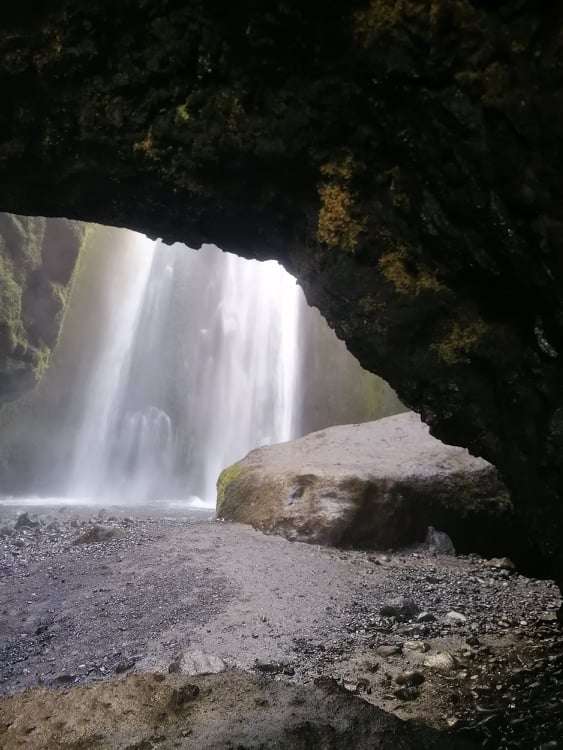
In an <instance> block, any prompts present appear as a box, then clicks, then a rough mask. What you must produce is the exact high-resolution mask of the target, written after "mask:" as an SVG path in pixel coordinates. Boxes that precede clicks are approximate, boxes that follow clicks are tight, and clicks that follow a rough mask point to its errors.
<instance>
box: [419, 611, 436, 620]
mask: <svg viewBox="0 0 563 750" xmlns="http://www.w3.org/2000/svg"><path fill="white" fill-rule="evenodd" d="M435 620H436V618H435V617H434V615H433V614H432V612H421V613H420V614H419V615H417V617H416V621H417V622H435Z"/></svg>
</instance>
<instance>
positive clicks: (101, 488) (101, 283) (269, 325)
mask: <svg viewBox="0 0 563 750" xmlns="http://www.w3.org/2000/svg"><path fill="white" fill-rule="evenodd" d="M88 231H89V234H88V237H89V240H88V242H87V243H86V245H85V248H84V250H83V251H82V253H81V255H80V260H79V264H78V268H77V271H76V273H75V277H74V281H73V288H72V292H71V295H70V302H69V307H68V310H67V313H66V317H65V321H64V325H63V331H62V336H61V339H60V341H59V343H58V345H57V347H56V351H55V356H54V360H53V362H52V364H51V366H50V368H49V370H48V372H47V373H46V375H45V376H44V378H43V381H42V383H41V386H40V388H38V389H37V391H36V392H35V393H34V394H33V397H32V398H31V399H30V400H29V403H28V404H27V405H26V406H21V405H19V404H18V405H17V409H16V410H15V412H14V414H13V417H14V418H13V419H12V422H11V424H10V425H8V429H3V430H2V432H1V433H0V459H1V460H0V485H1V487H2V492H3V493H5V494H6V495H7V497H4V498H1V497H0V504H2V503H4V502H11V498H10V496H11V495H14V496H17V498H18V499H17V500H16V501H17V502H21V501H22V499H24V500H25V498H28V499H29V500H33V502H37V501H38V498H51V500H53V499H55V498H58V500H57V502H68V503H72V502H77V503H91V502H100V503H104V504H109V503H111V504H121V503H144V504H145V503H149V504H152V503H158V502H159V501H160V502H162V501H172V502H174V503H176V502H178V501H179V502H180V503H181V504H184V503H186V502H188V503H190V502H191V504H194V505H195V504H197V505H198V506H200V507H201V506H204V507H213V506H214V504H215V496H216V489H215V487H216V481H217V478H218V476H219V473H220V472H221V470H222V469H223V468H224V467H225V466H228V465H230V464H232V463H233V462H235V461H237V460H238V459H240V458H241V457H243V456H244V455H246V453H248V452H249V451H250V450H252V449H253V448H256V447H258V446H260V445H264V444H267V443H274V442H280V441H284V440H288V439H291V438H293V437H298V436H299V435H302V434H305V433H306V432H310V431H312V430H318V429H321V428H323V427H326V426H327V425H330V424H339V423H345V422H358V421H365V420H366V419H374V418H378V417H381V416H386V415H387V414H393V413H396V412H397V411H401V410H402V406H401V404H400V403H399V402H398V400H397V398H396V396H395V394H394V393H393V392H392V391H391V389H390V388H389V387H388V386H387V385H386V384H385V383H384V382H383V381H381V380H379V379H378V378H376V377H375V376H372V375H370V374H368V373H366V372H365V371H363V370H362V369H361V367H360V366H359V364H358V362H357V361H356V360H355V359H354V358H353V357H352V356H351V355H350V354H349V352H348V351H347V350H346V347H345V345H344V344H343V343H342V342H341V341H339V340H338V339H337V338H336V336H335V335H334V333H333V331H331V330H330V328H329V327H328V325H327V324H326V322H325V321H324V320H323V319H322V318H321V316H320V314H319V313H318V312H317V311H316V310H313V309H311V308H309V307H308V306H307V303H306V301H305V297H304V295H303V292H302V291H301V289H300V288H299V287H298V286H297V284H296V283H295V280H294V279H293V278H292V277H291V276H290V275H289V274H288V273H286V271H285V270H284V269H283V268H282V267H281V266H279V265H278V264H277V263H275V262H273V261H268V262H265V263H259V262H257V261H248V260H243V259H241V258H238V257H236V256H233V255H229V254H227V253H223V252H221V251H220V250H218V249H217V248H216V247H213V246H205V247H203V248H202V249H201V250H199V251H197V252H196V251H194V250H190V249H189V248H187V247H185V246H184V245H180V244H176V245H173V246H171V247H169V246H166V245H163V244H161V243H158V242H156V243H155V242H152V241H150V240H148V239H147V238H146V237H142V236H140V235H137V234H134V233H132V232H128V231H126V230H117V229H110V228H107V227H105V228H104V227H99V226H92V227H90V228H89V230H88ZM5 426H6V425H5ZM33 496H36V497H35V500H34V499H33Z"/></svg>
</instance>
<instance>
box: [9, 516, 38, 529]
mask: <svg viewBox="0 0 563 750" xmlns="http://www.w3.org/2000/svg"><path fill="white" fill-rule="evenodd" d="M38 526H39V521H33V520H32V519H31V518H30V517H29V513H20V515H19V516H18V518H17V521H16V526H15V528H16V529H36V528H37V527H38Z"/></svg>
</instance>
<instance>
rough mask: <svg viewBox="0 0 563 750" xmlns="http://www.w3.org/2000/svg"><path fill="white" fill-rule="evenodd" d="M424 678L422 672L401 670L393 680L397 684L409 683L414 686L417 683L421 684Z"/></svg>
mask: <svg viewBox="0 0 563 750" xmlns="http://www.w3.org/2000/svg"><path fill="white" fill-rule="evenodd" d="M425 679H426V678H425V676H424V675H423V674H422V672H417V671H416V670H413V671H412V672H401V673H400V674H398V675H397V676H396V677H395V682H396V683H397V685H411V686H415V687H416V686H417V685H422V683H423V682H424V681H425Z"/></svg>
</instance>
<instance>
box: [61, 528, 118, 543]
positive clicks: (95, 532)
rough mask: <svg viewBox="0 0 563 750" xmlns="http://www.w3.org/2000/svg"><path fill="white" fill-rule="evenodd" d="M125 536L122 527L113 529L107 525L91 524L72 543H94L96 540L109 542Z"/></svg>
mask: <svg viewBox="0 0 563 750" xmlns="http://www.w3.org/2000/svg"><path fill="white" fill-rule="evenodd" d="M124 536H125V531H124V530H123V529H114V528H112V527H109V526H97V525H96V526H92V527H91V528H90V529H88V530H87V531H85V532H84V533H83V534H81V535H80V536H79V537H78V538H77V539H75V540H74V542H73V544H96V543H97V542H111V541H113V540H115V539H122V538H123V537H124Z"/></svg>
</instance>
